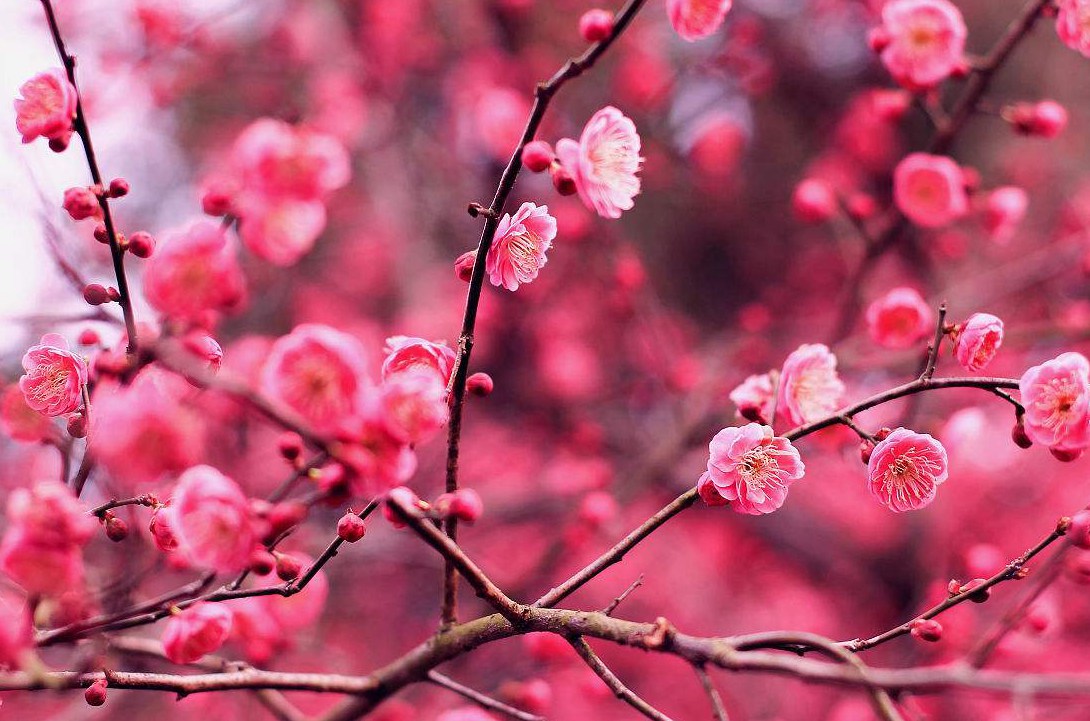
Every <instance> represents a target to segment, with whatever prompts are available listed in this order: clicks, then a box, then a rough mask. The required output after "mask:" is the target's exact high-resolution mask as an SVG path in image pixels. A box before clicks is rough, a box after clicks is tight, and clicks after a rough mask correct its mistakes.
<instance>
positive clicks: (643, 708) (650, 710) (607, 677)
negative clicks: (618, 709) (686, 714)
mask: <svg viewBox="0 0 1090 721" xmlns="http://www.w3.org/2000/svg"><path fill="white" fill-rule="evenodd" d="M570 643H571V645H572V648H574V649H575V652H576V653H578V654H579V657H580V658H582V659H583V661H585V662H586V664H587V666H589V667H590V670H592V671H594V673H595V674H597V676H598V678H600V679H602V681H603V682H604V683H605V685H606V686H609V690H610V691H612V692H613V695H614V696H616V697H617V698H619V699H621V700H622V701H624V702H625V703H626V704H628V705H629V706H631V707H632V708H634V709H636V710H637V711H639V712H640V713H642V714H643V715H644V716H646V717H647V718H649V719H651V720H652V721H673V719H671V718H670V717H669V716H667V715H666V714H664V713H662V712H661V711H659V710H658V709H656V708H655V707H654V706H652V705H651V704H649V703H647V702H646V701H644V700H643V699H642V698H640V697H639V696H637V695H636V692H635V691H633V690H632V689H630V688H628V686H625V685H624V682H623V681H621V679H619V678H617V674H615V673H613V671H611V670H610V668H609V666H606V665H605V663H604V662H603V661H602V659H600V658H598V654H596V653H594V649H592V648H591V647H590V645H589V644H588V643H587V642H586V641H585V640H584V639H583V638H582V637H581V636H576V637H575V638H572V639H570Z"/></svg>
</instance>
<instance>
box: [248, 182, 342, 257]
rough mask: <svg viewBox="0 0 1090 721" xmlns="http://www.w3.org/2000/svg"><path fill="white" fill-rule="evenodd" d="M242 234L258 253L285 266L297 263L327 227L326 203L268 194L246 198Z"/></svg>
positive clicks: (256, 253)
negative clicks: (268, 199) (272, 197)
mask: <svg viewBox="0 0 1090 721" xmlns="http://www.w3.org/2000/svg"><path fill="white" fill-rule="evenodd" d="M237 210H238V211H239V213H240V214H241V216H242V217H241V219H240V220H239V226H238V229H239V237H240V238H242V242H243V244H245V245H246V247H247V248H249V249H250V251H251V252H252V253H253V254H254V255H256V256H257V257H259V258H261V259H263V260H267V261H268V262H270V263H272V264H273V265H279V266H282V267H286V266H290V265H295V264H296V263H297V262H299V259H300V258H302V257H303V256H304V255H306V254H307V253H309V252H310V249H311V248H313V247H314V242H315V241H316V240H317V239H318V236H319V235H321V233H322V231H323V230H325V226H326V210H325V205H324V204H322V203H321V202H318V201H314V200H294V199H291V198H278V199H276V200H275V201H274V202H268V201H267V200H266V199H265V198H264V197H259V198H256V199H252V200H248V201H244V202H242V203H240V205H239V207H238V208H237Z"/></svg>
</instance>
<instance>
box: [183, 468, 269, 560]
mask: <svg viewBox="0 0 1090 721" xmlns="http://www.w3.org/2000/svg"><path fill="white" fill-rule="evenodd" d="M171 508H172V510H173V513H172V515H171V517H170V523H171V526H172V528H173V530H174V533H175V535H176V536H177V538H178V545H179V550H181V551H182V552H183V553H184V554H185V555H186V556H187V557H188V558H189V559H190V560H191V561H192V562H193V563H194V564H195V565H197V566H202V567H204V568H211V569H214V570H216V571H222V572H224V573H232V572H234V571H238V570H239V569H242V568H245V567H246V565H247V564H248V563H249V558H250V553H251V552H252V551H253V548H254V543H255V542H256V537H255V534H254V528H253V522H252V519H251V516H250V504H249V501H248V500H247V498H246V495H245V494H244V493H243V492H242V489H241V488H239V487H238V484H237V483H235V482H234V481H232V480H231V479H230V478H228V477H227V476H225V475H223V474H222V473H220V472H219V471H217V470H216V469H215V468H212V467H211V466H194V467H193V468H190V469H189V470H187V471H186V472H185V473H183V474H182V475H181V476H180V477H179V478H178V485H177V486H175V488H174V495H173V500H172V502H171Z"/></svg>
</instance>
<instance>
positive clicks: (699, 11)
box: [666, 0, 733, 42]
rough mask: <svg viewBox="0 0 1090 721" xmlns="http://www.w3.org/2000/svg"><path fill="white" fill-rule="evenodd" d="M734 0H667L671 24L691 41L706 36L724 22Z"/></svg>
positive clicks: (667, 10) (683, 36)
mask: <svg viewBox="0 0 1090 721" xmlns="http://www.w3.org/2000/svg"><path fill="white" fill-rule="evenodd" d="M732 4H733V0H666V13H667V14H668V15H669V16H670V24H671V25H673V26H674V30H676V31H677V34H678V35H680V36H681V37H682V38H684V39H685V40H688V41H690V42H692V41H694V40H699V39H701V38H705V37H707V36H709V35H711V34H712V33H714V32H715V31H716V30H718V29H719V26H720V25H722V24H723V18H725V17H726V16H727V13H728V12H730V8H731V5H732Z"/></svg>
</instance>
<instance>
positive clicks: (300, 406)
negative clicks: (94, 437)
mask: <svg viewBox="0 0 1090 721" xmlns="http://www.w3.org/2000/svg"><path fill="white" fill-rule="evenodd" d="M262 382H263V386H264V389H265V392H266V393H268V394H269V396H270V397H272V398H273V399H275V400H278V401H280V402H281V403H283V404H284V405H286V406H287V407H289V408H290V409H292V410H293V411H295V412H296V413H298V414H299V415H300V416H301V417H302V418H303V419H304V420H305V421H306V422H307V423H309V424H310V425H311V426H312V427H313V428H314V429H315V430H317V431H319V432H323V433H324V432H331V431H334V430H336V429H337V428H338V427H339V426H341V425H342V424H343V423H344V422H345V421H347V420H348V419H349V418H350V417H351V416H353V415H354V414H355V413H356V412H357V410H358V408H359V396H360V394H361V393H362V392H363V391H364V390H365V389H367V388H368V387H369V386H370V382H369V380H368V378H367V375H366V374H365V372H364V351H363V348H362V347H361V346H360V344H359V341H357V340H356V339H355V338H353V337H352V336H350V335H348V334H346V333H342V332H341V331H339V330H336V329H335V328H331V327H329V326H326V325H319V324H313V323H311V324H303V325H300V326H296V328H295V329H294V330H293V331H292V332H291V333H290V334H288V335H286V336H283V337H281V338H279V339H277V341H276V342H275V343H274V344H273V347H272V350H271V351H270V353H269V359H268V360H267V361H266V363H265V369H264V371H263V373H262Z"/></svg>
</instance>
